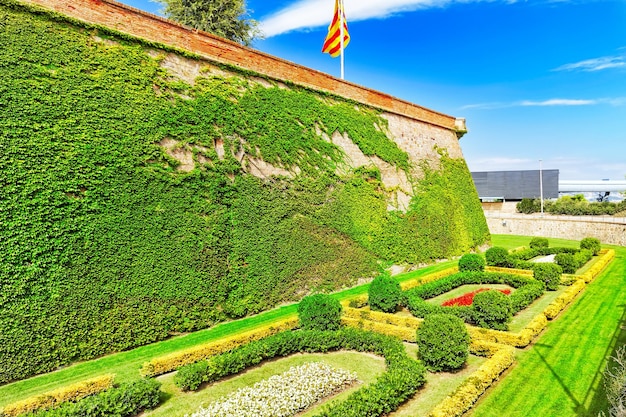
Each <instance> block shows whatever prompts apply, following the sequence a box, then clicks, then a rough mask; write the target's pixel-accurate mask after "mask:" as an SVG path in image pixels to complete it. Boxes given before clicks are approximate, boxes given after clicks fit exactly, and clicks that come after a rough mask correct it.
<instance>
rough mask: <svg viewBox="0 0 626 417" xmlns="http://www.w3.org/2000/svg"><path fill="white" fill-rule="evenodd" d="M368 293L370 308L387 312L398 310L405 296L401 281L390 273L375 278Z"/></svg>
mask: <svg viewBox="0 0 626 417" xmlns="http://www.w3.org/2000/svg"><path fill="white" fill-rule="evenodd" d="M367 294H368V298H369V305H370V308H371V309H372V310H377V311H384V312H385V313H393V312H394V311H396V308H397V307H398V305H399V304H400V303H401V301H402V298H403V297H402V288H400V283H399V282H398V281H396V280H395V279H394V278H393V277H391V276H390V275H388V274H381V275H379V276H377V277H376V278H374V281H372V283H371V285H370V287H369V289H368V291H367Z"/></svg>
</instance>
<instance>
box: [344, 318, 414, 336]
mask: <svg viewBox="0 0 626 417" xmlns="http://www.w3.org/2000/svg"><path fill="white" fill-rule="evenodd" d="M341 323H342V324H344V325H345V326H349V327H355V328H357V329H363V330H371V331H373V332H376V333H381V334H384V335H387V336H393V337H397V338H399V339H401V340H404V341H405V342H415V338H416V332H415V329H414V328H411V327H406V326H396V325H393V324H388V323H379V322H377V321H372V320H364V319H356V318H353V317H346V316H343V317H342V318H341Z"/></svg>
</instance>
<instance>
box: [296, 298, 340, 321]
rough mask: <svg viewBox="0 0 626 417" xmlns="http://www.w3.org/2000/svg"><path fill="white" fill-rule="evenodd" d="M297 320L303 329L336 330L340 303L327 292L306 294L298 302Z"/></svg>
mask: <svg viewBox="0 0 626 417" xmlns="http://www.w3.org/2000/svg"><path fill="white" fill-rule="evenodd" d="M298 321H299V323H300V328H301V329H304V330H338V329H339V327H340V326H341V304H340V303H339V301H338V300H336V299H335V298H333V297H331V296H330V295H328V294H314V295H309V296H306V297H304V298H303V299H302V300H301V301H300V303H299V304H298Z"/></svg>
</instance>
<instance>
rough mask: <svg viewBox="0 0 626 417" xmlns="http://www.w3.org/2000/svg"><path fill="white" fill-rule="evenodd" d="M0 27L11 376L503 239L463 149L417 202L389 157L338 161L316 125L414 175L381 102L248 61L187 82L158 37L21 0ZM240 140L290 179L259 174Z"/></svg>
mask: <svg viewBox="0 0 626 417" xmlns="http://www.w3.org/2000/svg"><path fill="white" fill-rule="evenodd" d="M0 21H1V22H2V26H0V172H1V173H2V175H1V176H0V310H1V311H2V314H1V315H0V383H2V382H7V381H11V380H15V379H19V378H23V377H26V376H29V375H33V374H36V373H41V372H45V371H49V370H51V369H54V368H56V367H58V366H61V365H65V364H67V363H69V362H71V361H75V360H82V359H89V358H93V357H95V356H98V355H102V354H105V353H109V352H112V351H119V350H124V349H129V348H132V347H135V346H139V345H143V344H147V343H150V342H153V341H156V340H160V339H163V338H166V337H168V336H169V335H171V334H172V333H176V332H187V331H192V330H196V329H200V328H204V327H208V326H211V325H213V324H214V323H217V322H219V321H222V320H225V319H228V318H233V317H240V316H242V315H245V314H249V313H254V312H258V311H261V310H265V309H268V308H271V307H273V306H276V305H277V304H279V303H282V302H286V301H293V300H297V299H299V298H300V297H301V296H302V295H303V294H304V293H306V292H307V291H311V290H312V291H331V290H335V289H338V288H340V287H344V286H349V285H353V284H354V283H356V282H357V280H358V279H360V278H363V277H365V278H369V277H372V276H374V275H375V274H376V273H377V272H378V269H379V267H378V261H379V260H381V259H383V260H385V261H387V262H423V261H426V260H429V259H435V258H442V257H447V256H450V255H454V254H459V253H460V252H461V251H463V250H465V249H468V248H471V247H474V246H476V245H479V244H481V243H483V242H484V241H485V240H486V239H487V238H488V231H487V228H486V224H485V220H484V217H483V216H482V212H480V205H479V204H478V203H477V201H478V200H477V199H474V194H475V190H473V186H472V183H471V177H470V176H469V172H468V170H467V167H466V166H465V164H464V162H463V161H462V160H454V159H450V158H448V157H446V156H445V155H442V158H441V169H432V170H431V169H430V168H428V169H426V168H424V179H423V180H422V181H420V182H419V183H418V184H416V190H415V191H416V193H417V197H416V198H415V199H414V201H413V202H412V205H411V209H410V210H409V212H408V213H400V212H393V211H392V212H389V211H387V203H386V201H387V197H388V190H385V189H384V187H383V186H382V184H381V182H380V173H379V172H377V171H376V170H372V169H359V170H355V171H354V172H353V173H351V174H349V175H346V176H343V177H339V176H338V175H337V174H336V172H341V171H343V170H345V166H344V164H345V163H344V160H343V157H344V155H343V152H342V151H341V149H339V148H338V147H337V146H335V145H334V144H332V143H331V142H329V141H327V140H325V139H324V138H323V135H320V134H318V132H321V133H325V134H326V135H327V136H328V137H332V135H333V134H334V133H335V132H339V133H340V134H346V135H348V136H349V137H350V138H351V139H352V140H353V141H354V142H355V143H356V144H357V145H358V146H359V148H360V149H361V151H362V152H363V153H364V154H366V155H376V156H378V157H380V158H381V159H383V160H384V161H386V162H388V163H389V164H391V165H393V166H395V167H397V168H398V169H402V170H405V171H408V170H410V169H413V167H411V166H410V164H409V159H408V155H407V154H406V153H405V152H403V151H402V150H400V149H399V148H398V147H397V145H396V144H395V142H393V141H392V140H390V139H389V138H388V137H387V136H386V135H385V133H384V132H385V131H386V130H387V127H386V122H385V120H384V119H383V118H382V117H381V116H380V113H379V112H378V111H376V110H375V109H371V108H367V107H366V106H363V105H355V103H354V102H350V101H344V100H342V99H340V98H338V97H333V96H329V95H328V94H322V93H315V92H313V91H310V90H307V89H304V88H299V87H295V86H291V85H290V86H289V88H284V87H282V86H278V85H271V84H270V85H268V86H261V85H260V84H258V83H254V82H252V81H251V78H248V77H247V76H246V73H245V72H241V73H240V74H238V75H232V76H215V75H211V74H209V73H207V74H203V75H202V76H201V77H199V78H198V80H196V82H195V84H194V85H193V86H192V85H188V84H186V83H185V82H182V81H180V80H178V79H176V78H175V77H173V76H172V75H171V74H169V73H168V72H167V71H166V70H165V69H163V68H162V67H161V66H160V60H161V59H162V57H156V58H155V57H154V56H153V54H149V53H148V52H147V49H148V48H152V49H153V48H155V47H157V48H158V47H159V46H158V45H152V44H150V43H146V42H141V41H138V40H136V39H132V38H129V37H127V36H121V35H119V34H117V33H116V32H114V31H111V30H105V29H103V28H98V27H96V26H90V25H84V24H81V23H78V22H76V21H74V20H72V19H69V18H64V17H63V16H61V15H58V14H55V13H48V12H43V11H42V10H40V9H36V8H32V7H31V6H25V5H21V4H19V3H16V2H14V1H12V0H0ZM163 51H167V52H172V50H171V49H164V50H163ZM186 56H187V57H193V56H192V55H189V54H187V55H186ZM229 70H230V71H232V68H231V69H229ZM266 81H268V80H266ZM268 82H270V83H271V82H272V81H271V80H269V81H268ZM166 138H169V139H173V140H176V141H177V143H178V145H177V146H179V147H181V148H184V149H187V150H189V151H190V152H193V157H194V162H195V168H194V169H193V170H192V171H191V172H183V171H180V170H178V169H177V168H178V166H179V162H178V161H176V160H175V159H174V158H173V157H171V156H170V155H168V154H167V153H166V152H165V151H164V150H163V149H162V148H161V147H160V146H159V143H160V142H161V141H162V140H163V139H166ZM217 141H223V143H224V147H225V150H226V152H225V154H224V155H223V157H221V156H220V155H219V154H218V152H217V149H216V145H215V144H216V142H217ZM240 151H245V152H246V154H248V155H253V156H257V157H261V158H263V160H264V161H266V162H269V163H272V164H274V165H277V166H281V167H283V168H284V169H285V170H286V171H287V172H290V173H292V174H293V175H291V176H286V177H281V178H278V177H271V178H267V179H259V178H255V177H253V176H250V175H247V174H246V170H247V169H249V167H247V166H244V167H243V168H242V164H241V162H240V160H239V159H238V157H237V155H240V154H239V153H238V152H240ZM338 168H341V170H339V169H338ZM296 174H298V175H296Z"/></svg>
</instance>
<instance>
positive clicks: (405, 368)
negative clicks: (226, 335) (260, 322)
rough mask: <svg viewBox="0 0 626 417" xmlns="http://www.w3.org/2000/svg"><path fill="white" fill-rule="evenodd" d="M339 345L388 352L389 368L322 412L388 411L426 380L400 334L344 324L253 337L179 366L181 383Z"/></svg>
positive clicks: (183, 385) (187, 384)
mask: <svg viewBox="0 0 626 417" xmlns="http://www.w3.org/2000/svg"><path fill="white" fill-rule="evenodd" d="M339 349H349V350H356V351H359V352H370V353H374V354H378V355H382V356H383V357H384V358H385V363H386V365H387V372H385V373H384V374H383V375H381V376H380V377H379V378H378V379H377V380H376V382H374V383H372V384H371V385H368V386H365V387H363V388H361V389H359V390H357V391H355V392H354V393H352V394H351V395H350V396H349V397H348V398H347V399H346V400H344V401H342V402H340V403H331V404H329V405H327V406H325V407H324V408H323V410H322V411H321V412H320V413H319V414H318V415H319V416H326V417H330V416H337V417H339V416H341V417H345V416H365V415H367V416H379V415H383V414H387V413H390V412H392V411H394V410H395V409H396V408H397V407H398V406H399V405H400V404H402V403H403V402H404V401H406V400H407V399H408V398H410V397H411V396H412V395H413V394H414V393H415V392H416V391H417V389H418V388H419V387H420V386H422V385H423V384H424V382H425V381H426V378H425V373H426V370H425V368H424V365H422V364H421V363H420V362H418V361H415V360H414V359H411V358H409V357H408V356H407V353H406V351H405V349H404V345H403V344H402V343H401V342H400V341H398V340H397V339H395V338H391V337H389V336H385V335H382V334H378V333H373V332H368V331H363V330H357V329H353V328H344V329H341V330H337V331H315V330H296V331H286V332H282V333H278V334H276V335H273V336H269V337H267V338H265V339H261V340H258V341H254V342H250V343H248V344H246V345H244V346H241V347H239V348H236V349H233V350H231V351H230V352H226V353H223V354H220V355H217V356H214V357H212V358H211V359H209V360H207V361H202V362H198V363H196V364H193V365H188V366H185V367H183V368H181V369H179V373H178V374H177V382H176V383H177V385H178V386H179V387H181V388H183V389H194V388H197V387H198V386H199V385H200V383H202V382H208V381H214V380H216V379H218V378H221V377H223V376H226V375H232V374H234V373H238V372H240V371H241V370H243V369H245V368H247V367H249V366H252V365H256V364H258V363H260V362H261V361H263V360H267V359H272V358H275V357H279V356H286V355H290V354H293V353H297V352H328V351H335V350H339ZM178 375H180V376H178Z"/></svg>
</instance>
